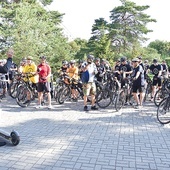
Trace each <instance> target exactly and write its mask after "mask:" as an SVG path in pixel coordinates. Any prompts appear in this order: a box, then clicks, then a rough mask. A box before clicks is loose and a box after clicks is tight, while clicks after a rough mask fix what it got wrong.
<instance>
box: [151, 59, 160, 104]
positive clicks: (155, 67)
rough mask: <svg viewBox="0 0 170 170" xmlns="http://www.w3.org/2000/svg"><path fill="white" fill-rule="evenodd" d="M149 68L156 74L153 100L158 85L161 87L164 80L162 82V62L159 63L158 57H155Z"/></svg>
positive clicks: (153, 84) (153, 85)
mask: <svg viewBox="0 0 170 170" xmlns="http://www.w3.org/2000/svg"><path fill="white" fill-rule="evenodd" d="M149 70H150V71H151V73H152V74H153V75H154V76H153V80H152V82H153V83H152V95H151V101H153V97H154V96H155V93H156V87H157V86H158V89H159V88H161V85H162V82H161V75H162V67H161V64H159V63H158V60H157V59H153V64H151V66H150V67H149Z"/></svg>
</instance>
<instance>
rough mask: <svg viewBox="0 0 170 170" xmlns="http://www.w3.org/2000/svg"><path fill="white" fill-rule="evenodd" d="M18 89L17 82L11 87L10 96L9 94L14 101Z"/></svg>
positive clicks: (9, 89)
mask: <svg viewBox="0 0 170 170" xmlns="http://www.w3.org/2000/svg"><path fill="white" fill-rule="evenodd" d="M17 88H18V83H16V82H15V83H14V82H12V83H11V84H10V85H9V88H8V94H9V95H10V96H11V97H12V98H13V99H15V98H16V95H17Z"/></svg>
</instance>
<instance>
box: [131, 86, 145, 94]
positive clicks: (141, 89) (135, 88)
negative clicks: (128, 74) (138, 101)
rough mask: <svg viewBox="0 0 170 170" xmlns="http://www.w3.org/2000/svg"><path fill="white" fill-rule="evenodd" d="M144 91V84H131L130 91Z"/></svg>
mask: <svg viewBox="0 0 170 170" xmlns="http://www.w3.org/2000/svg"><path fill="white" fill-rule="evenodd" d="M144 91H145V87H144V86H137V85H133V86H132V92H133V93H137V92H139V93H143V92H144Z"/></svg>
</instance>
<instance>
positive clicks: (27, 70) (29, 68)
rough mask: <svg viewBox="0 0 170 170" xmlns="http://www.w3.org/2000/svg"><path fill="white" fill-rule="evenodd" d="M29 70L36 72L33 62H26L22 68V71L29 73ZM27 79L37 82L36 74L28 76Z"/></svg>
mask: <svg viewBox="0 0 170 170" xmlns="http://www.w3.org/2000/svg"><path fill="white" fill-rule="evenodd" d="M30 72H37V66H36V65H35V64H34V63H31V64H27V65H26V66H25V67H24V68H23V73H30ZM29 80H30V81H31V82H33V83H37V82H38V76H37V75H35V76H33V77H30V78H29Z"/></svg>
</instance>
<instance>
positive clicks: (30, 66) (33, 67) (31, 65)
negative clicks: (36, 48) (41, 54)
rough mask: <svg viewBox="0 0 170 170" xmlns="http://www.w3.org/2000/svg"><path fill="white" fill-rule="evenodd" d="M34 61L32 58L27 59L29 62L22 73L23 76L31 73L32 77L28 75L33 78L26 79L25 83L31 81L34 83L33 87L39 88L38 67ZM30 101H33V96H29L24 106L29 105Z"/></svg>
mask: <svg viewBox="0 0 170 170" xmlns="http://www.w3.org/2000/svg"><path fill="white" fill-rule="evenodd" d="M32 60H33V58H32V56H28V57H27V62H26V65H25V67H24V69H23V72H22V73H23V75H26V74H28V73H30V75H29V74H28V76H31V77H30V78H29V79H27V78H25V81H30V82H31V83H32V87H35V88H37V83H38V75H37V74H36V72H37V66H36V65H35V63H34V62H33V61H32ZM32 75H33V76H32ZM28 94H29V93H28ZM30 99H31V96H29V95H27V100H26V101H25V102H24V103H23V104H27V103H29V102H30Z"/></svg>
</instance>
